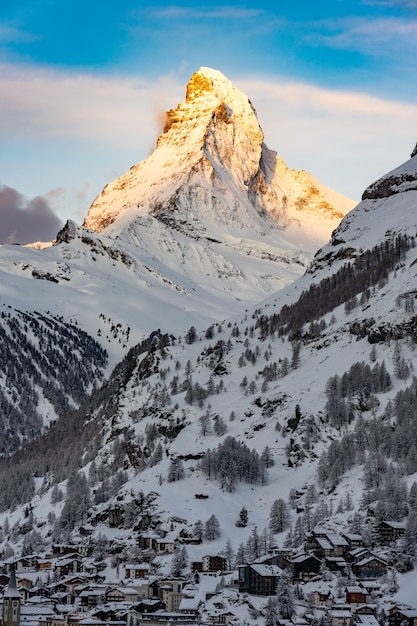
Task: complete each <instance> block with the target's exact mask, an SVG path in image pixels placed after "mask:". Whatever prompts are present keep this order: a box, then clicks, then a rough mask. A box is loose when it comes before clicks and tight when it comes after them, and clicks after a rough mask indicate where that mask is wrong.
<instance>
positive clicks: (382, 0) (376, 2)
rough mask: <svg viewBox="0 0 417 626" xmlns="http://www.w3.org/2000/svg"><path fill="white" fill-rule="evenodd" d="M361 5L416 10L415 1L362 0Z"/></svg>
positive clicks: (416, 2)
mask: <svg viewBox="0 0 417 626" xmlns="http://www.w3.org/2000/svg"><path fill="white" fill-rule="evenodd" d="M363 4H367V5H370V6H381V7H405V8H407V9H417V0H363Z"/></svg>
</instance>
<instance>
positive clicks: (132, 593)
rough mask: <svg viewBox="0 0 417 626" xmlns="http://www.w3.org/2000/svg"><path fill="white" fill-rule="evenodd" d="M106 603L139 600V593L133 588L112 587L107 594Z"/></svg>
mask: <svg viewBox="0 0 417 626" xmlns="http://www.w3.org/2000/svg"><path fill="white" fill-rule="evenodd" d="M105 599H106V602H130V603H131V604H133V603H134V602H137V601H138V600H139V593H138V591H137V589H134V588H133V587H110V589H108V590H107V591H106V594H105Z"/></svg>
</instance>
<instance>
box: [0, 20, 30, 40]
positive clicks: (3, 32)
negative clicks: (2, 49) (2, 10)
mask: <svg viewBox="0 0 417 626" xmlns="http://www.w3.org/2000/svg"><path fill="white" fill-rule="evenodd" d="M36 39H38V37H36V36H35V35H33V34H32V33H29V32H27V31H24V30H21V29H19V28H16V27H15V26H12V25H10V24H5V23H0V45H4V44H10V43H30V42H32V41H36Z"/></svg>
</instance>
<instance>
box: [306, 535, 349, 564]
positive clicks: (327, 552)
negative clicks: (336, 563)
mask: <svg viewBox="0 0 417 626" xmlns="http://www.w3.org/2000/svg"><path fill="white" fill-rule="evenodd" d="M308 543H309V547H310V546H311V549H312V551H313V552H314V553H315V554H316V555H317V556H318V557H319V558H328V557H344V555H345V553H346V552H347V550H348V548H349V543H348V541H347V540H346V539H345V538H344V537H342V535H339V534H338V533H332V532H329V531H324V530H323V531H313V533H312V535H311V537H310V539H309V542H308Z"/></svg>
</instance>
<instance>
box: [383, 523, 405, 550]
mask: <svg viewBox="0 0 417 626" xmlns="http://www.w3.org/2000/svg"><path fill="white" fill-rule="evenodd" d="M377 533H378V538H379V541H380V543H382V544H384V545H387V544H389V543H391V542H392V541H396V540H397V539H400V538H401V537H403V536H404V533H405V524H402V523H400V522H389V521H384V522H380V523H379V524H378V527H377Z"/></svg>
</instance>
